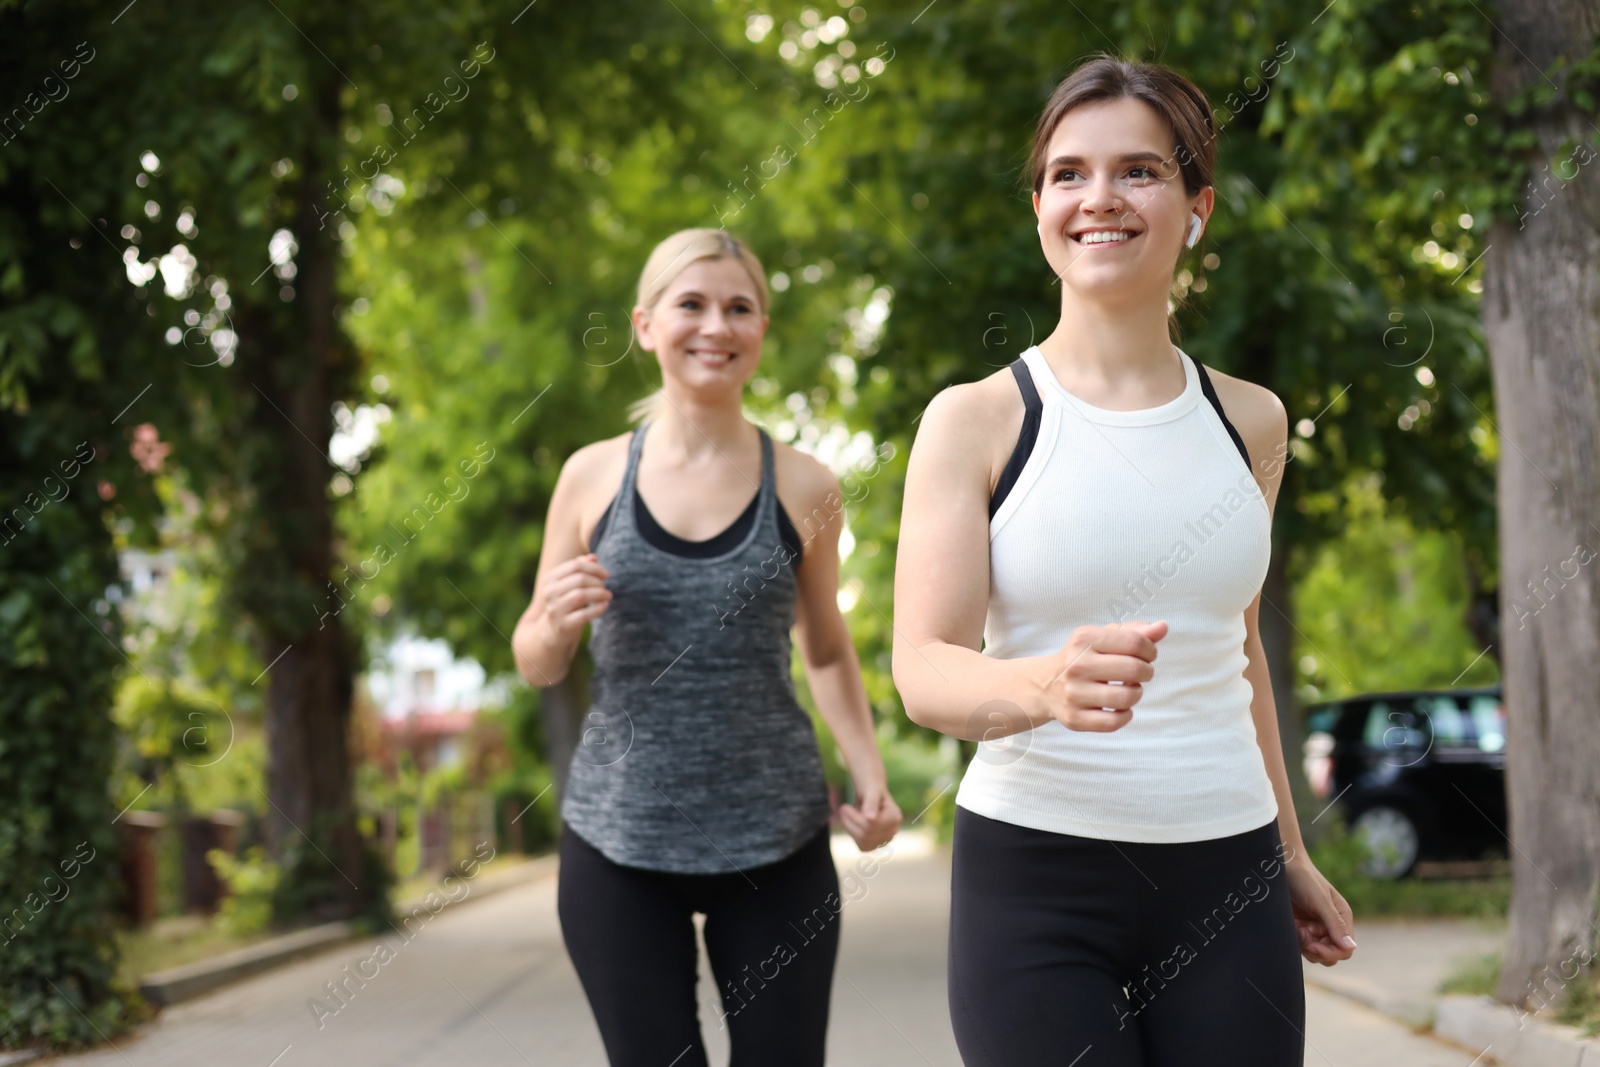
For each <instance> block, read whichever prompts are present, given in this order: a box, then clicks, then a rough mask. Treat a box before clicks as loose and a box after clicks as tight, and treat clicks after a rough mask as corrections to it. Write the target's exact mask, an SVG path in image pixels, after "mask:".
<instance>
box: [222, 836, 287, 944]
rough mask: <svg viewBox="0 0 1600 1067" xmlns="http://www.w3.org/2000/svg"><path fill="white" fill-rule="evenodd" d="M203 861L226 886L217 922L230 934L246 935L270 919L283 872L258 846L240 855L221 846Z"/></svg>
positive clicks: (262, 928) (263, 927)
mask: <svg viewBox="0 0 1600 1067" xmlns="http://www.w3.org/2000/svg"><path fill="white" fill-rule="evenodd" d="M206 861H207V862H208V863H210V864H211V866H212V868H213V869H214V870H215V871H216V872H217V877H219V878H221V879H222V881H223V882H224V883H225V884H226V885H227V887H228V895H227V896H225V897H223V898H222V903H221V905H220V906H219V907H218V909H217V917H216V920H215V921H216V924H217V926H218V927H219V928H220V929H221V930H222V932H223V933H225V934H227V935H229V936H231V937H245V936H248V935H250V934H254V933H258V932H260V931H262V930H265V929H267V927H268V926H270V925H271V923H272V900H273V895H274V894H275V893H276V892H277V889H278V885H279V883H280V882H281V881H282V876H283V872H282V870H281V868H279V866H278V865H277V864H276V863H273V862H272V860H270V859H268V858H267V855H266V853H265V852H263V851H262V850H261V848H260V847H259V846H257V847H253V848H250V849H248V850H247V851H246V852H245V854H244V855H243V856H242V857H239V856H233V855H230V854H229V853H227V852H224V851H223V850H222V849H220V848H214V849H212V850H211V851H209V852H207V853H206Z"/></svg>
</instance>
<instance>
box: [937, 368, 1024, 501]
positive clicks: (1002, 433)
mask: <svg viewBox="0 0 1600 1067" xmlns="http://www.w3.org/2000/svg"><path fill="white" fill-rule="evenodd" d="M1025 413H1026V407H1025V405H1024V404H1023V402H1022V393H1021V391H1020V390H1019V389H1018V388H1017V380H1016V378H1015V376H1014V375H1013V374H1012V372H1011V370H1010V368H1009V367H1007V368H1002V369H1001V370H998V371H996V372H995V373H993V374H990V375H988V376H987V377H984V378H980V379H978V380H977V381H975V382H964V383H962V384H960V385H952V386H948V387H946V388H945V389H943V390H941V391H940V392H939V393H937V394H936V395H935V396H934V398H933V399H932V400H930V401H929V402H928V406H927V408H926V409H925V410H924V411H923V413H922V418H921V419H920V420H919V425H918V427H917V444H918V445H924V442H926V444H925V445H924V451H925V452H927V453H931V454H932V455H933V457H935V459H936V461H937V462H938V464H939V466H940V467H941V468H943V469H947V470H948V469H949V468H950V466H951V464H956V465H957V466H958V468H959V469H958V470H952V471H950V472H951V473H955V474H957V475H958V476H959V474H960V473H961V471H972V470H980V469H981V470H982V471H983V472H984V473H985V475H986V477H987V487H988V491H989V492H993V491H994V487H995V485H996V483H998V482H999V480H1000V472H1001V471H1003V470H1004V469H1005V465H1006V461H1007V460H1008V459H1009V458H1010V456H1011V452H1012V449H1013V448H1014V447H1015V446H1016V443H1017V436H1018V435H1019V434H1020V433H1021V432H1022V419H1023V416H1024V414H1025Z"/></svg>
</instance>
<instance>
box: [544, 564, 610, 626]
mask: <svg viewBox="0 0 1600 1067" xmlns="http://www.w3.org/2000/svg"><path fill="white" fill-rule="evenodd" d="M609 577H611V572H610V571H608V570H606V569H605V568H604V567H602V566H601V565H600V558H599V557H598V556H596V555H595V554H594V553H593V552H589V553H586V554H584V555H582V556H577V557H575V558H573V559H569V560H567V562H565V563H561V564H557V565H556V566H554V567H552V568H550V573H549V574H547V575H545V577H544V589H543V590H542V593H541V597H542V599H541V602H540V607H541V609H542V610H541V611H540V612H539V615H540V617H541V618H542V619H543V620H544V623H545V625H546V626H548V627H549V628H550V631H551V632H552V633H554V634H555V635H557V636H558V637H559V638H560V639H561V640H562V641H576V640H577V638H578V636H579V635H580V634H581V633H582V632H583V628H584V627H585V626H587V625H588V624H589V623H590V622H592V621H594V620H595V619H598V618H599V617H600V616H601V615H604V614H605V611H606V608H608V607H610V606H611V590H609V589H607V588H606V585H605V583H606V579H607V578H609Z"/></svg>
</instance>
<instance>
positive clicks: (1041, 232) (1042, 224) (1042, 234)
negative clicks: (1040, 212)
mask: <svg viewBox="0 0 1600 1067" xmlns="http://www.w3.org/2000/svg"><path fill="white" fill-rule="evenodd" d="M1034 229H1036V230H1038V231H1039V236H1040V237H1043V236H1044V223H1042V222H1041V223H1039V225H1037V226H1035V227H1034Z"/></svg>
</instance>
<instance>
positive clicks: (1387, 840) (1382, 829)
mask: <svg viewBox="0 0 1600 1067" xmlns="http://www.w3.org/2000/svg"><path fill="white" fill-rule="evenodd" d="M1350 832H1351V834H1353V835H1354V836H1355V837H1356V838H1357V839H1359V840H1360V841H1361V843H1362V844H1363V845H1364V846H1365V849H1366V857H1365V858H1364V859H1363V860H1362V861H1361V864H1360V867H1361V872H1362V873H1363V874H1366V875H1369V876H1370V877H1373V878H1382V879H1385V880H1393V879H1396V878H1404V877H1405V876H1406V875H1408V874H1410V873H1411V869H1412V868H1413V867H1415V866H1416V865H1417V857H1418V856H1419V855H1420V854H1421V852H1422V834H1421V832H1420V831H1419V830H1418V828H1417V823H1416V820H1415V819H1413V818H1412V817H1411V815H1410V814H1409V813H1407V812H1406V811H1404V810H1402V809H1401V808H1396V807H1391V806H1389V805H1387V804H1377V805H1374V806H1373V807H1370V808H1367V809H1366V810H1365V811H1363V812H1362V813H1361V814H1359V815H1357V816H1356V817H1355V820H1354V821H1353V822H1352V823H1351V824H1350Z"/></svg>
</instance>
